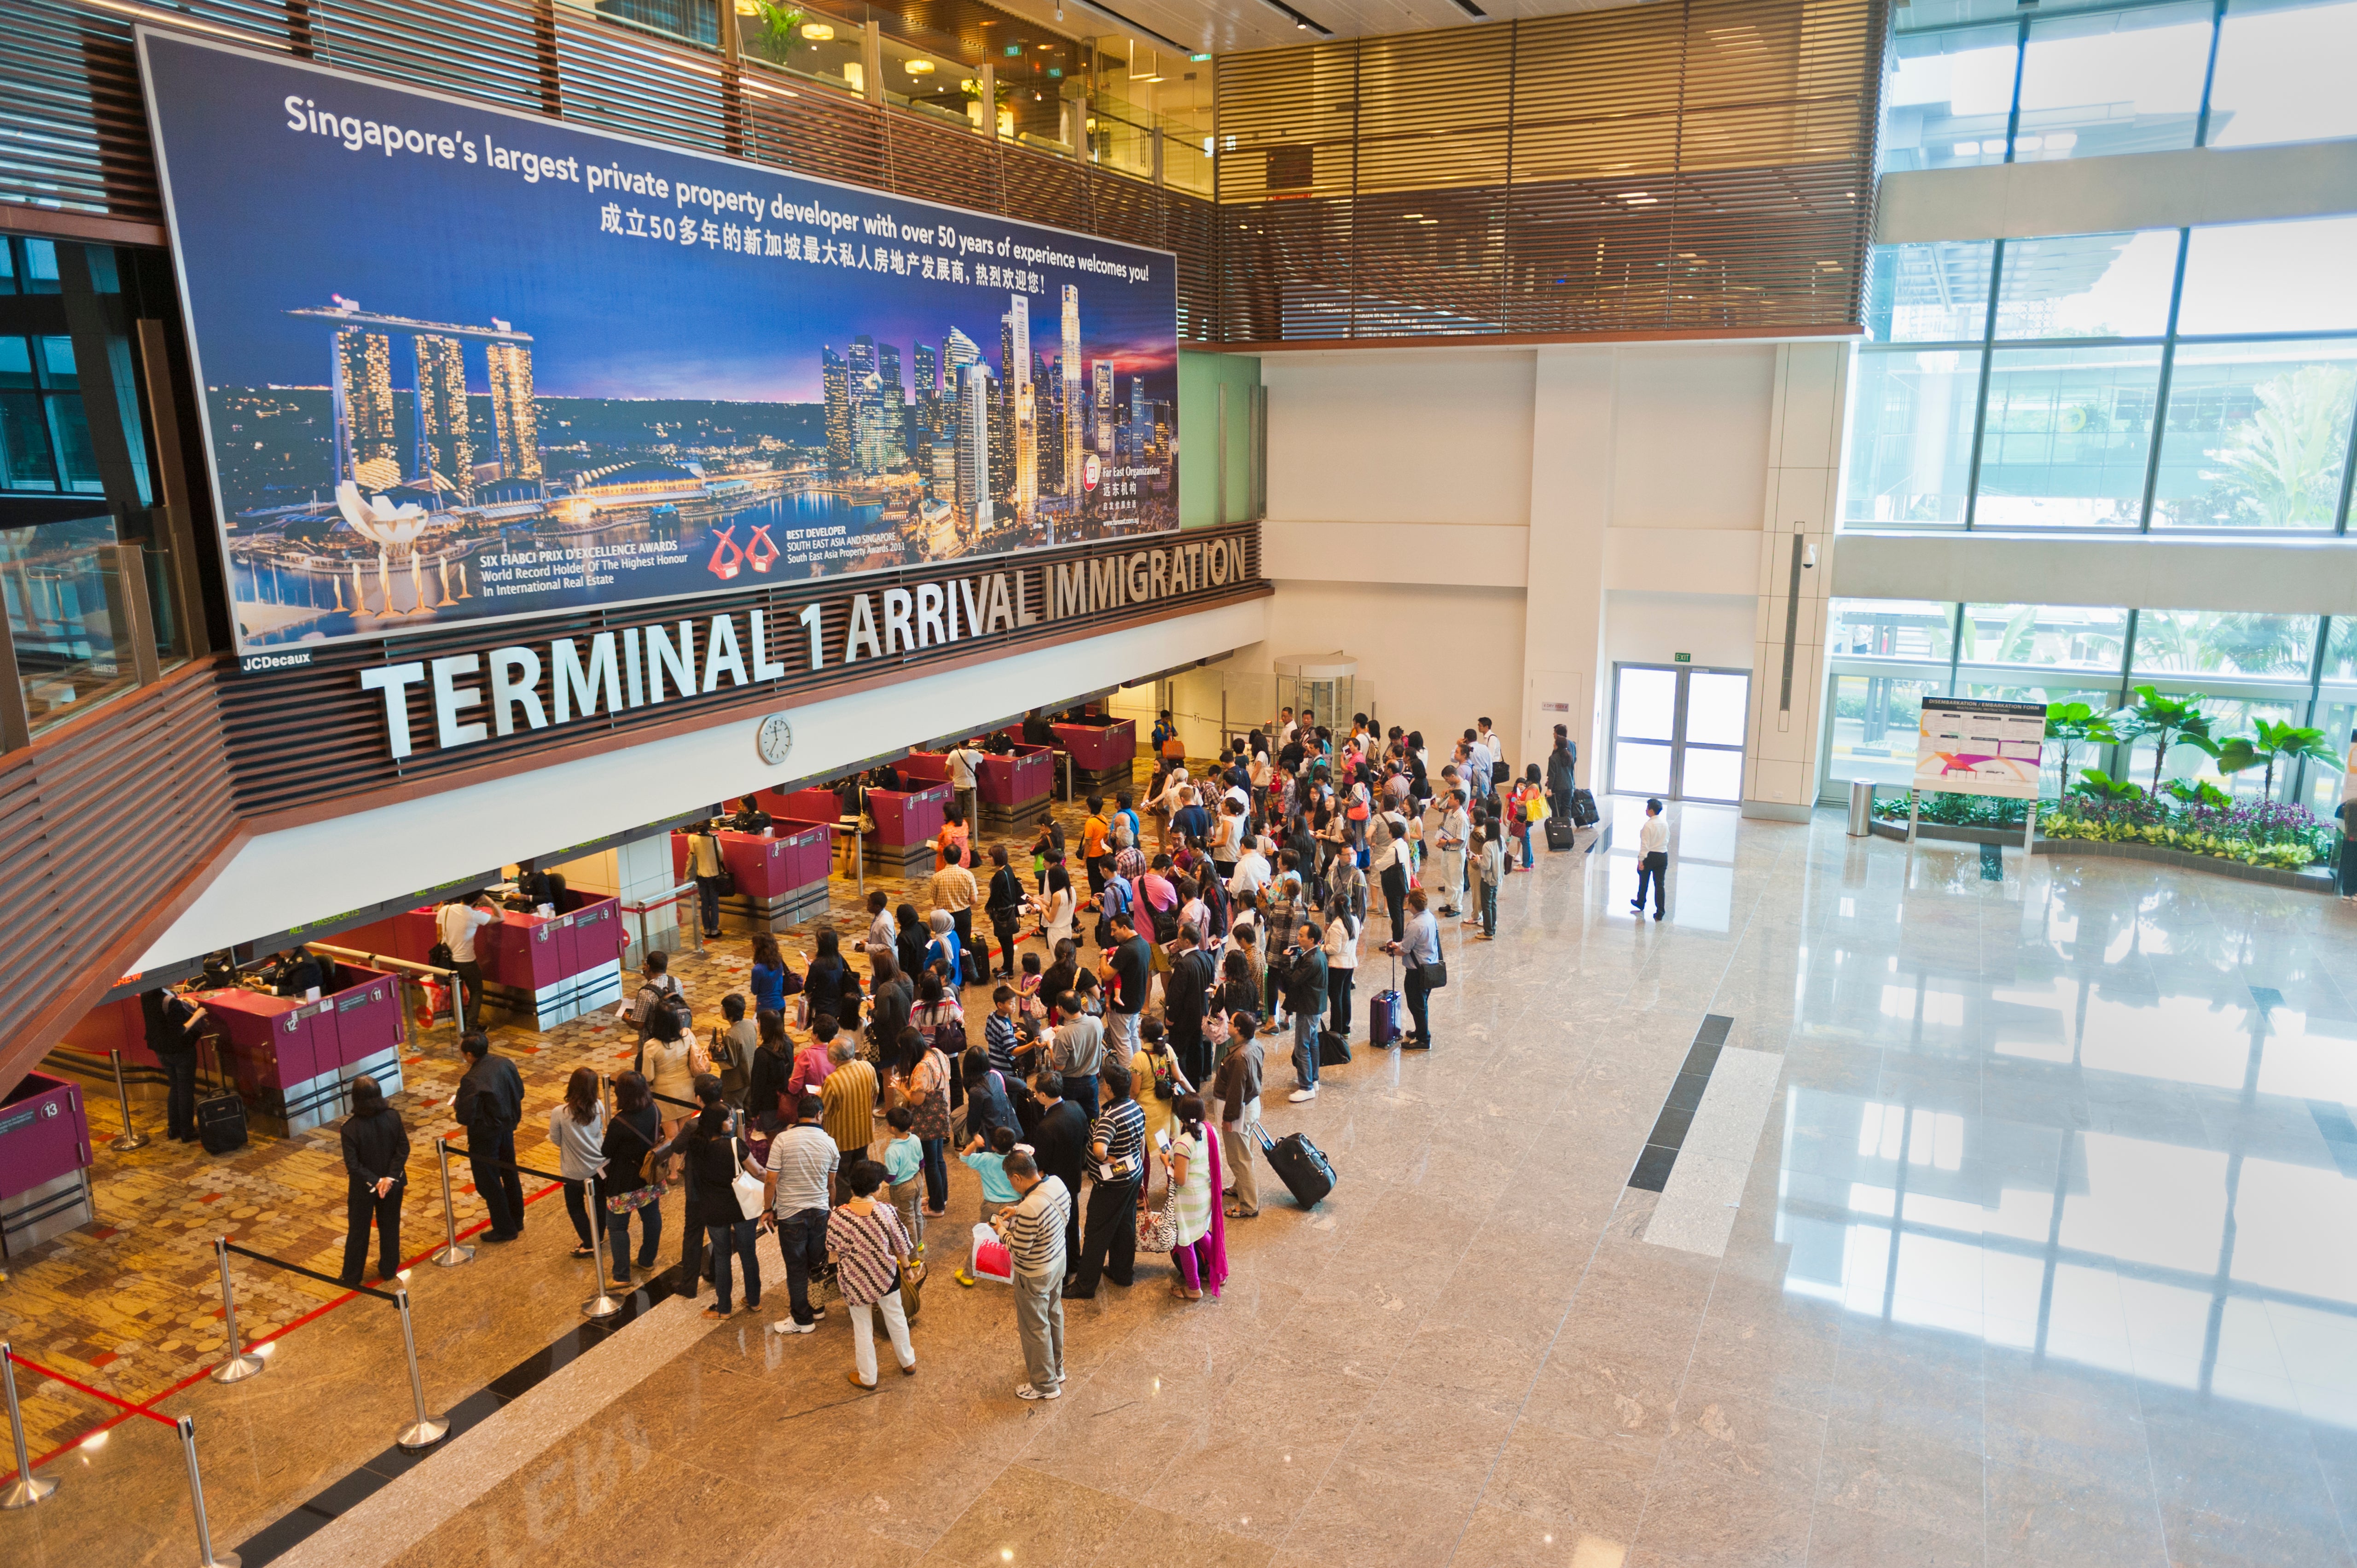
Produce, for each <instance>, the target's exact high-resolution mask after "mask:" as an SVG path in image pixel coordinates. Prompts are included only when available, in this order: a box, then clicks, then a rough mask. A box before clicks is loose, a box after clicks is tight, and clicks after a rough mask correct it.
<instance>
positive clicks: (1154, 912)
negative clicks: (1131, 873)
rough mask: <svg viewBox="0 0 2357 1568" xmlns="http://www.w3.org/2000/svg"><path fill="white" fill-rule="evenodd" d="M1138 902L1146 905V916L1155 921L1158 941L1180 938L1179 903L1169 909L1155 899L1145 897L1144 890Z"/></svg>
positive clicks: (1155, 933) (1155, 932)
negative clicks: (1160, 906) (1159, 905)
mask: <svg viewBox="0 0 2357 1568" xmlns="http://www.w3.org/2000/svg"><path fill="white" fill-rule="evenodd" d="M1138 902H1139V903H1141V904H1143V905H1145V906H1146V918H1147V919H1148V920H1150V921H1152V922H1153V923H1154V940H1156V941H1157V942H1168V941H1172V940H1176V939H1177V938H1178V935H1179V907H1178V906H1177V905H1175V904H1174V905H1172V906H1171V907H1170V908H1168V909H1165V908H1159V907H1158V906H1157V905H1156V903H1155V902H1154V900H1153V899H1151V898H1148V897H1145V895H1144V893H1143V891H1141V892H1140V894H1139V896H1138Z"/></svg>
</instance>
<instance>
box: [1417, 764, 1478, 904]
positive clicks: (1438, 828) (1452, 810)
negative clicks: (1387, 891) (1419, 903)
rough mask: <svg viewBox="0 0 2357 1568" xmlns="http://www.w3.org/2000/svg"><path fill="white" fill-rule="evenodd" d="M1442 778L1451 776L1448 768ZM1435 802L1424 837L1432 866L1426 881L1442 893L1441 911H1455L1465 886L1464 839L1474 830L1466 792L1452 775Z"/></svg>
mask: <svg viewBox="0 0 2357 1568" xmlns="http://www.w3.org/2000/svg"><path fill="white" fill-rule="evenodd" d="M1442 778H1443V779H1447V778H1448V775H1447V773H1446V771H1445V770H1444V772H1443V774H1442ZM1432 806H1433V810H1432V819H1433V820H1432V825H1431V827H1430V828H1429V830H1428V831H1427V833H1426V839H1425V843H1426V845H1427V846H1429V852H1430V856H1431V868H1430V870H1429V871H1428V872H1427V873H1426V876H1425V881H1426V884H1427V885H1429V886H1431V887H1433V888H1434V889H1435V890H1436V891H1437V892H1438V893H1439V895H1440V912H1441V913H1442V914H1444V915H1454V914H1456V913H1457V898H1458V890H1459V889H1460V888H1462V887H1463V886H1465V841H1466V840H1467V838H1468V837H1469V836H1470V835H1471V833H1472V831H1473V825H1472V819H1471V818H1470V817H1469V815H1468V814H1467V812H1466V810H1465V792H1464V790H1463V789H1459V788H1458V787H1457V785H1456V782H1455V780H1453V779H1450V780H1448V787H1447V789H1446V790H1445V792H1444V793H1443V794H1441V795H1439V796H1437V797H1436V798H1435V799H1434V800H1433V803H1432Z"/></svg>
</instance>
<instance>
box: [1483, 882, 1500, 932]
mask: <svg viewBox="0 0 2357 1568" xmlns="http://www.w3.org/2000/svg"><path fill="white" fill-rule="evenodd" d="M1481 934H1482V935H1483V936H1485V937H1494V936H1496V935H1497V934H1498V885H1497V884H1496V883H1494V882H1484V883H1483V884H1481Z"/></svg>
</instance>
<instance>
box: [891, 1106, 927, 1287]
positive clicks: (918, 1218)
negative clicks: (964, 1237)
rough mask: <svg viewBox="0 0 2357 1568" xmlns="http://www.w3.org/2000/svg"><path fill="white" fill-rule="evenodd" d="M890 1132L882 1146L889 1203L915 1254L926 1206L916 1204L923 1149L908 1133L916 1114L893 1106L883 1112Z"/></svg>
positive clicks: (921, 1237) (922, 1240) (921, 1238)
mask: <svg viewBox="0 0 2357 1568" xmlns="http://www.w3.org/2000/svg"><path fill="white" fill-rule="evenodd" d="M884 1120H885V1122H887V1123H888V1124H889V1125H890V1127H891V1129H892V1137H891V1141H890V1142H889V1143H887V1144H885V1145H884V1176H885V1179H887V1180H888V1181H889V1182H890V1183H891V1184H892V1204H893V1207H895V1208H898V1209H899V1211H900V1228H901V1229H902V1230H906V1231H908V1233H909V1245H911V1246H913V1247H915V1248H916V1249H917V1251H920V1252H921V1251H924V1250H925V1206H924V1205H923V1204H921V1203H920V1202H918V1201H917V1194H918V1192H919V1190H920V1188H921V1187H922V1185H923V1184H922V1183H921V1182H920V1180H919V1179H918V1178H919V1177H920V1176H922V1175H923V1173H924V1165H925V1146H924V1145H923V1144H920V1143H919V1142H918V1141H917V1135H916V1134H915V1133H911V1132H910V1131H909V1128H911V1127H913V1126H915V1125H916V1123H917V1117H916V1113H915V1112H912V1111H910V1110H909V1108H908V1107H907V1106H905V1105H895V1106H894V1107H892V1109H891V1110H889V1111H888V1112H885V1113H884Z"/></svg>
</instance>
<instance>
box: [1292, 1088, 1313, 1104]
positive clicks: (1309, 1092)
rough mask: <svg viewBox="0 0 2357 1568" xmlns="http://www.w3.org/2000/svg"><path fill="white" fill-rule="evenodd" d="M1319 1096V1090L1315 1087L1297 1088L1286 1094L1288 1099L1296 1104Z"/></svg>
mask: <svg viewBox="0 0 2357 1568" xmlns="http://www.w3.org/2000/svg"><path fill="white" fill-rule="evenodd" d="M1317 1098H1318V1091H1317V1090H1315V1089H1297V1090H1294V1091H1293V1092H1292V1093H1291V1094H1288V1095H1286V1099H1287V1100H1289V1101H1292V1102H1293V1103H1294V1104H1296V1105H1298V1104H1300V1103H1301V1102H1302V1101H1305V1100H1315V1099H1317Z"/></svg>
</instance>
